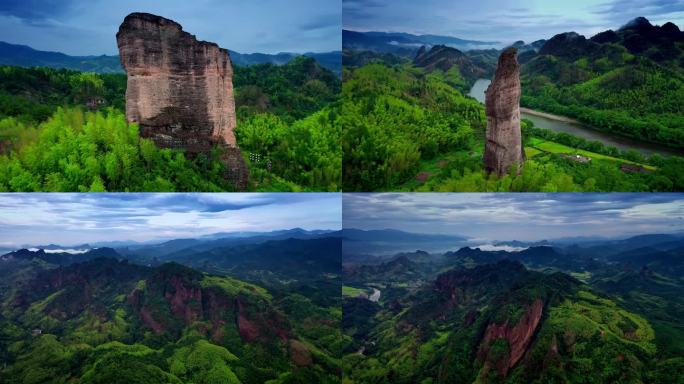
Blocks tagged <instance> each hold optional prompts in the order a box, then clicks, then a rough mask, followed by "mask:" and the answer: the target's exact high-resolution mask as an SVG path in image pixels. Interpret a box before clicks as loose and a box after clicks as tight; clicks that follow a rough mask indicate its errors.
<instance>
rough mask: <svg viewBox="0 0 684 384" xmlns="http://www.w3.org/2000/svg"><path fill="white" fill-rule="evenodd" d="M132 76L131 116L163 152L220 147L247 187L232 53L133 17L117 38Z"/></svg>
mask: <svg viewBox="0 0 684 384" xmlns="http://www.w3.org/2000/svg"><path fill="white" fill-rule="evenodd" d="M116 40H117V44H118V46H119V55H120V58H121V64H122V66H123V67H124V69H125V70H126V73H127V74H128V84H127V88H126V118H127V119H128V121H129V122H135V123H138V125H139V126H140V134H141V135H142V136H143V137H147V138H151V139H152V140H153V141H154V142H155V144H157V146H159V147H163V148H176V149H182V150H185V151H186V152H187V153H188V155H189V156H191V157H192V156H195V155H197V154H199V153H208V152H210V151H211V150H212V148H213V147H214V146H216V145H218V146H220V147H222V148H223V149H224V155H223V157H222V160H223V162H224V163H225V164H226V168H227V172H228V174H227V175H226V177H228V178H230V179H231V180H232V181H233V182H234V184H235V186H236V188H237V189H244V188H246V184H247V167H246V165H245V163H244V160H243V159H242V156H241V154H240V150H239V148H238V146H237V142H236V140H235V135H234V133H233V129H235V125H236V117H235V100H234V97H233V68H232V65H231V61H230V57H229V55H228V51H227V50H226V49H223V48H219V46H218V45H216V44H214V43H209V42H205V41H198V40H197V39H196V38H195V36H193V35H191V34H189V33H187V32H185V31H183V28H182V27H181V25H180V24H178V23H176V22H174V21H172V20H169V19H165V18H163V17H160V16H155V15H151V14H148V13H132V14H130V15H128V16H126V18H125V19H124V21H123V23H122V24H121V26H120V27H119V32H118V33H117V34H116Z"/></svg>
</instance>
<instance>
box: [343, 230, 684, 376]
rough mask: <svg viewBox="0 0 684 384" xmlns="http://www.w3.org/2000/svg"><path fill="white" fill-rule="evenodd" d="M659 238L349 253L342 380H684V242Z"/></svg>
mask: <svg viewBox="0 0 684 384" xmlns="http://www.w3.org/2000/svg"><path fill="white" fill-rule="evenodd" d="M655 236H661V235H655ZM655 236H654V237H655ZM662 236H663V238H664V239H663V240H662V243H663V246H662V247H661V248H659V250H654V251H651V252H648V251H644V249H649V248H643V244H644V241H645V240H646V239H647V238H648V236H642V238H641V239H637V238H634V243H633V244H634V245H630V246H629V247H625V246H624V243H620V242H619V241H617V242H615V241H614V242H612V243H610V244H608V243H606V244H602V245H598V246H596V245H595V244H591V245H589V244H581V242H580V244H579V245H578V244H577V243H574V244H573V245H572V246H568V247H567V248H563V247H557V246H553V247H551V246H538V247H530V248H527V249H525V250H524V251H516V252H507V251H489V252H488V251H482V250H480V249H479V248H468V247H465V248H461V249H460V250H457V251H449V252H446V253H444V254H441V253H430V254H428V253H427V252H424V251H417V252H413V253H403V254H397V255H394V256H389V255H388V256H379V257H380V259H381V261H378V260H377V259H375V260H373V259H363V258H359V259H354V260H358V261H352V259H349V260H347V261H346V262H345V264H344V265H345V275H344V277H345V278H344V281H345V283H344V284H345V286H344V287H343V297H344V301H343V313H344V315H343V319H342V327H343V330H344V337H345V344H344V348H343V362H344V382H345V383H347V384H352V383H356V384H360V383H376V384H377V383H407V384H408V383H421V384H429V383H432V384H436V383H654V384H660V383H662V384H665V383H681V382H682V380H683V379H684V358H682V356H684V355H683V353H684V329H682V324H681V316H682V308H684V307H683V306H682V291H683V289H684V287H683V286H682V284H681V281H680V280H681V266H682V262H681V258H679V257H678V256H679V254H680V253H681V244H682V243H681V238H679V240H673V238H674V236H673V237H669V238H665V237H667V236H666V235H662ZM668 242H669V243H670V245H665V244H667V243H668ZM616 243H619V244H616ZM365 263H368V264H365ZM371 288H372V289H376V290H380V291H381V292H382V293H381V295H380V297H379V300H375V301H373V300H370V299H369V298H368V295H367V294H363V292H369V291H370V290H371Z"/></svg>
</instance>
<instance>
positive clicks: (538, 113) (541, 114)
mask: <svg viewBox="0 0 684 384" xmlns="http://www.w3.org/2000/svg"><path fill="white" fill-rule="evenodd" d="M523 113H526V114H528V115H532V116H539V117H543V118H546V119H549V120H555V121H560V122H562V123H570V124H582V123H581V122H579V121H577V120H575V119H572V118H569V117H566V116H561V115H554V114H553V113H548V112H541V111H535V110H534V109H529V108H525V107H520V114H523Z"/></svg>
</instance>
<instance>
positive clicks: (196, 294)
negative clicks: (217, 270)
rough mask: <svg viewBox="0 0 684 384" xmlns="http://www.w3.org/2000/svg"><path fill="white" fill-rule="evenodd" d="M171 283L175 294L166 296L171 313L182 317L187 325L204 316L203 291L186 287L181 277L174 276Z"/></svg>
mask: <svg viewBox="0 0 684 384" xmlns="http://www.w3.org/2000/svg"><path fill="white" fill-rule="evenodd" d="M170 282H171V286H172V287H173V288H174V292H173V293H171V292H166V294H165V295H164V296H165V298H166V300H167V301H168V302H169V305H170V306H171V313H173V314H174V315H176V316H177V317H182V318H183V319H184V320H185V322H186V323H187V324H190V323H192V322H193V321H195V320H197V319H198V318H199V317H200V316H201V315H202V313H201V311H202V306H201V304H202V290H201V289H200V288H199V287H192V286H191V287H186V286H185V285H184V284H183V279H182V278H181V277H179V276H173V277H172V278H171V281H170Z"/></svg>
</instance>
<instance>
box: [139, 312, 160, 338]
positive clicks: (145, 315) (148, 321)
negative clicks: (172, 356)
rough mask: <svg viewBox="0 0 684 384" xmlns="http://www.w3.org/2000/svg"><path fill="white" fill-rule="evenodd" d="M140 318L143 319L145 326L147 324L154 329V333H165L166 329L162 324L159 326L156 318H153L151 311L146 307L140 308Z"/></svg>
mask: <svg viewBox="0 0 684 384" xmlns="http://www.w3.org/2000/svg"><path fill="white" fill-rule="evenodd" d="M140 317H141V318H142V319H143V321H144V322H145V324H147V326H148V327H150V328H152V330H153V331H154V333H156V334H160V333H162V332H164V327H162V325H161V324H159V323H158V322H157V321H156V320H154V318H152V314H151V313H150V311H149V310H147V308H146V307H142V308H140Z"/></svg>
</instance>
